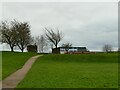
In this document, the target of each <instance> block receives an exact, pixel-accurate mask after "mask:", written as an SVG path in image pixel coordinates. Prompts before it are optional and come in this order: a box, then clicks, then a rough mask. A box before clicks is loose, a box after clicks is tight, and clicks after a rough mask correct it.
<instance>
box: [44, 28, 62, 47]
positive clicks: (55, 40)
mask: <svg viewBox="0 0 120 90" xmlns="http://www.w3.org/2000/svg"><path fill="white" fill-rule="evenodd" d="M45 31H46V32H45V35H46V37H47V39H48V40H49V41H50V42H51V43H52V44H53V45H54V46H55V48H57V47H58V44H59V42H60V41H61V40H62V38H63V33H62V32H60V30H59V29H57V32H54V31H53V29H48V28H45Z"/></svg>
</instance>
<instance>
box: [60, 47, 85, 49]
mask: <svg viewBox="0 0 120 90" xmlns="http://www.w3.org/2000/svg"><path fill="white" fill-rule="evenodd" d="M59 48H66V47H59ZM69 49H86V47H69Z"/></svg>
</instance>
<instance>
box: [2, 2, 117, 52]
mask: <svg viewBox="0 0 120 90" xmlns="http://www.w3.org/2000/svg"><path fill="white" fill-rule="evenodd" d="M117 4H118V3H115V2H96V3H95V2H74V3H73V2H66V3H65V2H59V3H57V2H56V3H55V2H38V3H37V2H36V3H33V2H23V3H20V2H19V3H15V2H13V3H12V2H11V3H10V2H9V3H7V2H6V3H3V7H2V16H3V20H13V19H17V20H18V21H27V22H29V23H30V25H31V33H32V35H33V36H37V35H41V34H42V33H43V28H44V27H50V28H53V29H54V30H55V29H56V28H59V29H60V30H61V31H62V32H63V33H64V38H63V40H62V41H61V43H60V44H59V45H61V44H62V43H64V42H71V43H72V44H73V46H86V47H87V48H88V49H89V50H101V49H102V47H103V45H105V44H110V45H112V46H113V48H114V49H116V48H117V46H118V6H117Z"/></svg>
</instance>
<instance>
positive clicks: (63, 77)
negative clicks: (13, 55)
mask: <svg viewBox="0 0 120 90" xmlns="http://www.w3.org/2000/svg"><path fill="white" fill-rule="evenodd" d="M117 87H118V55H117V53H110V54H84V55H81V54H80V55H44V56H42V57H40V58H39V59H38V60H37V61H36V62H35V63H34V65H33V67H32V68H31V70H30V71H29V73H28V74H27V75H26V77H25V78H24V80H23V81H22V82H21V83H19V85H18V86H17V88H117Z"/></svg>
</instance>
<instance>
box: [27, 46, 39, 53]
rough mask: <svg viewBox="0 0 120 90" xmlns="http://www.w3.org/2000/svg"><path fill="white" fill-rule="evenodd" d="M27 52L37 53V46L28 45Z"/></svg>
mask: <svg viewBox="0 0 120 90" xmlns="http://www.w3.org/2000/svg"><path fill="white" fill-rule="evenodd" d="M27 51H28V52H37V45H28V46H27Z"/></svg>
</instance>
